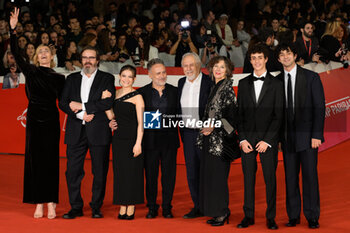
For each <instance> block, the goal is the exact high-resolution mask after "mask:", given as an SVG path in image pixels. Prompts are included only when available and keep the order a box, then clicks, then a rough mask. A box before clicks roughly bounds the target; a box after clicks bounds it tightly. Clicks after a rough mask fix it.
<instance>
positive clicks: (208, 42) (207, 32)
mask: <svg viewBox="0 0 350 233" xmlns="http://www.w3.org/2000/svg"><path fill="white" fill-rule="evenodd" d="M205 35H206V39H205V40H206V41H207V45H206V46H207V48H208V49H210V48H212V47H213V43H211V37H212V34H211V30H209V29H208V30H207V31H206V33H205Z"/></svg>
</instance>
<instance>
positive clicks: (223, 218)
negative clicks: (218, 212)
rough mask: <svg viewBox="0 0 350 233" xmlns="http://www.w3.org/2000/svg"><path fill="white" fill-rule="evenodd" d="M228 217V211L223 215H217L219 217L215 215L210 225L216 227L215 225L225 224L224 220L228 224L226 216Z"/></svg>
mask: <svg viewBox="0 0 350 233" xmlns="http://www.w3.org/2000/svg"><path fill="white" fill-rule="evenodd" d="M229 217H230V213H227V214H226V215H224V216H219V217H216V218H215V221H214V222H213V223H212V224H211V225H212V226H214V227H217V226H223V225H224V224H225V221H226V222H227V224H228V218H229Z"/></svg>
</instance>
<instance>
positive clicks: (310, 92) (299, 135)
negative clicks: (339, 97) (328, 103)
mask: <svg viewBox="0 0 350 233" xmlns="http://www.w3.org/2000/svg"><path fill="white" fill-rule="evenodd" d="M278 79H280V80H282V82H283V83H284V72H282V73H281V74H279V75H278ZM294 98H295V99H294V103H295V120H294V124H295V130H296V141H295V150H296V152H299V151H303V150H306V149H309V148H311V138H315V139H320V140H321V141H322V142H324V137H323V130H324V120H325V108H326V107H325V97H324V91H323V86H322V82H321V79H320V76H319V75H318V74H317V73H315V72H313V71H310V70H307V69H304V68H302V67H300V66H297V74H296V82H295V96H294ZM285 99H286V97H284V100H285ZM284 103H286V100H285V101H284ZM285 116H286V114H285ZM286 125H287V119H286V117H285V119H284V124H283V132H284V133H283V134H282V143H285V142H286V137H287V131H286V130H285V129H286Z"/></svg>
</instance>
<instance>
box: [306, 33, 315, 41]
mask: <svg viewBox="0 0 350 233" xmlns="http://www.w3.org/2000/svg"><path fill="white" fill-rule="evenodd" d="M313 35H314V33H313V32H311V33H306V32H304V36H305V37H307V38H309V39H310V38H311V37H312V36H313Z"/></svg>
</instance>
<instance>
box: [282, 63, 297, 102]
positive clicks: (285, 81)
mask: <svg viewBox="0 0 350 233" xmlns="http://www.w3.org/2000/svg"><path fill="white" fill-rule="evenodd" d="M288 74H290V78H291V81H292V100H293V106H295V103H294V96H295V81H296V76H297V65H295V66H294V68H293V69H292V70H291V71H289V72H287V71H286V70H284V91H285V93H286V95H285V96H286V103H287V105H288Z"/></svg>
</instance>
